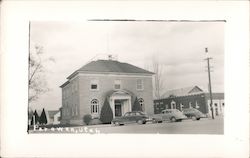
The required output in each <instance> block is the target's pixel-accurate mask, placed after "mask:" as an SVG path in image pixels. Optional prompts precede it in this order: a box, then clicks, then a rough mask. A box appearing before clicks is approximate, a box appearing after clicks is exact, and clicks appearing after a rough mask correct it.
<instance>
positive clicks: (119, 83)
mask: <svg viewBox="0 0 250 158" xmlns="http://www.w3.org/2000/svg"><path fill="white" fill-rule="evenodd" d="M117 82H118V83H117ZM116 85H120V88H119V89H118V88H116V87H115V86H116ZM114 89H115V90H121V89H122V81H121V80H119V79H117V80H114Z"/></svg>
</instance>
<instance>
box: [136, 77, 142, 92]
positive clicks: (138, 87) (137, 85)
mask: <svg viewBox="0 0 250 158" xmlns="http://www.w3.org/2000/svg"><path fill="white" fill-rule="evenodd" d="M136 89H137V90H143V80H142V79H138V80H137V81H136Z"/></svg>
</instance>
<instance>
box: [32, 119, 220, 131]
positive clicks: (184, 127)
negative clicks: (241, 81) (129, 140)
mask: <svg viewBox="0 0 250 158" xmlns="http://www.w3.org/2000/svg"><path fill="white" fill-rule="evenodd" d="M29 132H30V133H90V134H102V133H105V134H112V133H123V134H154V133H158V134H223V133H224V118H223V117H216V118H215V119H214V120H212V119H211V118H203V119H201V120H199V121H192V120H183V121H182V122H174V123H171V122H163V123H158V124H152V123H147V124H143V125H138V124H125V125H123V126H111V125H92V126H80V127H68V128H65V127H64V128H52V129H51V128H48V129H40V130H39V129H37V130H35V131H34V130H31V131H29Z"/></svg>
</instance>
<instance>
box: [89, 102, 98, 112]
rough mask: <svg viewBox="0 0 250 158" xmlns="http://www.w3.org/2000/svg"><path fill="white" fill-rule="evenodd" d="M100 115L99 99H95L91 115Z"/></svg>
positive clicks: (92, 103)
mask: <svg viewBox="0 0 250 158" xmlns="http://www.w3.org/2000/svg"><path fill="white" fill-rule="evenodd" d="M98 113H99V102H98V100H97V99H93V100H92V101H91V114H98Z"/></svg>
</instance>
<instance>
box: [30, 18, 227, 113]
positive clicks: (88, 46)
mask: <svg viewBox="0 0 250 158" xmlns="http://www.w3.org/2000/svg"><path fill="white" fill-rule="evenodd" d="M224 25H225V22H168V21H161V22H159V21H158V22H152V21H151V22H149V21H86V22H60V21H57V22H56V21H53V22H52V21H32V22H31V26H30V47H31V49H32V48H34V46H35V45H40V46H42V47H43V51H44V57H45V58H46V57H53V58H54V59H55V62H54V63H45V64H44V66H45V67H46V68H47V71H46V72H45V75H44V77H45V79H46V81H47V83H48V88H50V91H49V92H47V93H45V94H43V95H41V96H40V97H39V99H38V100H36V101H34V102H32V103H30V106H31V108H32V109H42V108H45V109H47V110H57V109H59V108H60V107H61V95H62V94H61V88H60V87H59V86H60V85H62V84H63V83H64V82H66V81H67V80H66V78H67V77H68V76H69V75H70V74H71V73H73V72H74V71H75V70H77V69H79V68H80V67H82V66H83V65H85V64H86V63H87V62H89V61H91V60H92V59H93V58H94V59H97V58H95V57H96V56H97V57H98V58H99V59H103V58H104V57H107V56H108V54H112V55H115V56H117V58H118V61H120V62H126V63H130V64H133V65H135V66H138V67H141V68H145V69H151V65H152V61H153V60H157V61H158V62H159V64H160V65H161V67H162V69H163V72H164V73H163V74H164V76H163V79H164V85H165V89H166V90H172V89H178V88H183V87H189V86H195V85H197V86H200V87H201V88H203V89H204V90H207V87H208V74H207V63H206V61H205V60H204V59H205V58H206V57H207V55H208V56H209V57H212V60H211V61H210V65H211V67H212V72H211V81H212V91H213V92H224ZM206 47H207V48H208V54H206V53H205V48H206Z"/></svg>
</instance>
